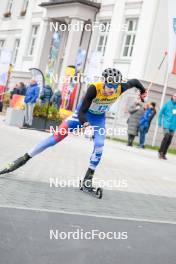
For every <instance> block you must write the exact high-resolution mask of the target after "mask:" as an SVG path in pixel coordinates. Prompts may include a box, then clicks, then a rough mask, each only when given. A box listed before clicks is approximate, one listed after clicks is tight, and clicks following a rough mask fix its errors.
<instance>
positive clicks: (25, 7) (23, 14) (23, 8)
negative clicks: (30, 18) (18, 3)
mask: <svg viewBox="0 0 176 264" xmlns="http://www.w3.org/2000/svg"><path fill="white" fill-rule="evenodd" d="M28 4H29V0H23V7H22V10H21V14H20V15H21V16H25V15H26V12H27V8H28Z"/></svg>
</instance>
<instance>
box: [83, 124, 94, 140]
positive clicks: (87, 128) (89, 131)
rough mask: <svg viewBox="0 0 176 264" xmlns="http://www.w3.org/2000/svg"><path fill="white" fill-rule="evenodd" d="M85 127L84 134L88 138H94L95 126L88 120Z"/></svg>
mask: <svg viewBox="0 0 176 264" xmlns="http://www.w3.org/2000/svg"><path fill="white" fill-rule="evenodd" d="M83 127H84V136H85V137H86V138H92V137H93V135H94V129H93V127H92V126H91V125H90V124H89V123H88V122H86V123H85V124H84V125H83Z"/></svg>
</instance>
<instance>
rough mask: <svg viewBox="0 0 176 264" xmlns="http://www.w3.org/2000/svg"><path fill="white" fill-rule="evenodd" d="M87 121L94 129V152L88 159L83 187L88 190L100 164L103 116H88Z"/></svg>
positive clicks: (103, 132)
mask: <svg viewBox="0 0 176 264" xmlns="http://www.w3.org/2000/svg"><path fill="white" fill-rule="evenodd" d="M88 120H89V122H90V124H91V126H92V127H93V128H94V150H93V153H92V155H91V157H90V164H89V168H88V170H87V173H86V175H85V178H84V185H85V186H86V187H88V188H91V187H92V178H93V175H94V172H95V169H96V167H97V166H98V164H99V163H100V160H101V157H102V154H103V147H104V141H105V138H106V133H105V117H104V116H93V117H92V116H90V118H89V115H88Z"/></svg>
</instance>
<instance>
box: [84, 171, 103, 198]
mask: <svg viewBox="0 0 176 264" xmlns="http://www.w3.org/2000/svg"><path fill="white" fill-rule="evenodd" d="M93 175H94V170H92V169H90V168H89V169H88V170H87V172H86V175H85V177H84V180H83V182H82V181H80V190H81V191H83V192H86V193H89V194H91V195H93V196H94V197H97V198H98V199H101V198H102V195H103V190H102V189H101V188H97V189H96V188H95V187H93V186H92V179H93Z"/></svg>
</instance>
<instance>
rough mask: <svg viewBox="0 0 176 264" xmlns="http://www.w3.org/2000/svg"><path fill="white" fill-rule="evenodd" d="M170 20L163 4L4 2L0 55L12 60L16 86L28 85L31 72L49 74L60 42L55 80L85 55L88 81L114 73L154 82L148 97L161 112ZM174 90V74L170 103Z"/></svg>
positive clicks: (130, 0) (161, 0)
mask: <svg viewBox="0 0 176 264" xmlns="http://www.w3.org/2000/svg"><path fill="white" fill-rule="evenodd" d="M167 20H168V17H167V1H165V0H100V1H98V0H97V1H90V0H51V1H49V0H46V1H45V0H5V1H1V3H0V53H1V51H2V50H8V51H10V52H11V54H12V57H11V60H12V64H13V65H14V73H13V78H12V84H13V83H14V82H16V81H19V80H24V81H25V80H27V79H28V78H29V76H30V75H29V71H28V69H29V68H31V67H36V68H39V69H41V70H42V71H43V72H44V73H45V72H46V70H47V68H48V65H50V63H51V61H50V53H51V47H52V43H53V39H55V38H56V37H57V40H58V46H57V49H56V50H55V51H54V52H55V55H54V56H55V59H54V62H53V64H52V71H53V73H54V74H55V76H57V77H60V76H63V75H64V73H65V68H66V67H67V66H68V65H75V64H76V61H77V57H78V50H79V49H81V50H82V51H84V52H83V54H84V56H83V58H82V66H81V67H82V68H81V70H82V71H83V72H84V74H85V75H86V76H88V77H89V78H90V77H91V76H93V75H96V76H98V75H101V72H102V70H103V69H104V68H106V67H116V68H118V69H120V70H121V72H122V73H123V77H124V79H128V78H138V79H140V80H141V81H143V82H144V84H145V86H146V87H148V85H150V82H151V81H152V82H153V85H152V87H151V93H150V97H151V100H154V101H156V102H157V103H158V106H159V104H160V100H161V95H162V90H163V85H164V82H165V77H166V71H167V58H166V59H165V61H164V62H163V64H162V67H161V69H160V70H158V67H159V65H160V63H161V61H162V59H163V56H164V53H165V51H167V50H168V26H167V24H168V23H167ZM68 25H71V27H72V28H71V29H70V30H68ZM57 86H59V87H60V88H61V84H60V83H55V84H54V87H53V88H56V87H57ZM83 87H85V86H84V85H83ZM175 89H176V77H175V76H173V75H171V74H170V75H169V80H168V89H167V95H166V99H167V98H168V97H169V96H170V95H171V94H172V93H173V92H174V91H175Z"/></svg>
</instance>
